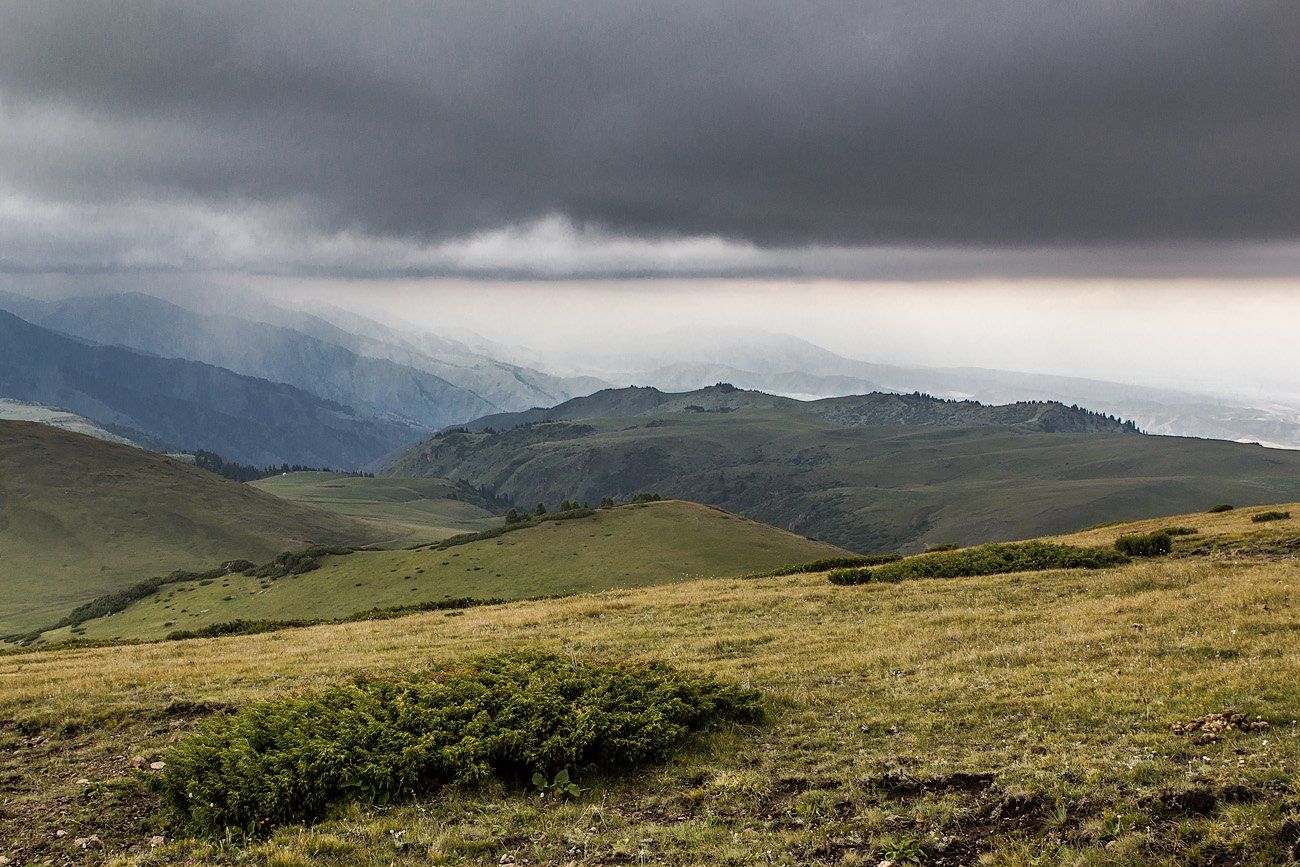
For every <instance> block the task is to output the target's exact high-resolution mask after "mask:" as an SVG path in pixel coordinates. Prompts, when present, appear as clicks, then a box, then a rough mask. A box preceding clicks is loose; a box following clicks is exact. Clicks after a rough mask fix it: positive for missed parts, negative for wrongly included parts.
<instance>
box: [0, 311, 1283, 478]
mask: <svg viewBox="0 0 1300 867" xmlns="http://www.w3.org/2000/svg"><path fill="white" fill-rule="evenodd" d="M231 310H238V313H237V314H236V313H232V312H231ZM0 311H3V312H0V338H2V339H3V346H0V398H9V399H12V400H18V401H23V402H26V403H30V404H39V405H44V406H47V407H52V408H57V409H61V410H67V411H70V412H73V413H76V414H78V415H80V416H83V417H84V418H85V419H86V420H87V421H88V422H89V423H90V424H92V425H99V426H101V427H103V428H104V429H106V430H108V431H111V432H112V433H113V434H114V435H117V436H122V437H126V438H128V439H131V440H133V441H135V442H137V443H141V444H147V445H149V446H150V447H155V448H166V449H172V450H193V449H197V448H204V449H208V450H211V451H215V452H218V453H220V454H222V455H223V456H225V457H227V458H229V459H231V460H235V461H240V462H244V463H254V464H259V465H260V464H268V463H281V462H288V463H304V464H311V465H328V466H340V467H348V468H360V467H372V468H374V467H378V466H381V465H382V464H383V459H384V458H385V457H387V456H391V455H392V454H394V453H395V452H396V451H397V450H399V449H401V448H402V447H404V446H407V445H410V444H411V443H414V442H417V441H419V440H421V439H423V438H425V437H427V436H428V435H429V434H431V433H433V432H434V431H437V430H439V429H444V428H447V427H451V426H456V425H464V424H466V423H470V422H474V421H475V420H476V419H477V420H482V421H480V422H478V425H477V426H478V428H479V429H482V428H483V427H485V426H490V425H492V424H493V423H494V422H493V421H491V419H494V418H495V419H497V422H496V423H498V424H499V423H500V419H501V418H502V417H503V414H505V415H508V414H511V413H520V412H525V411H528V410H535V411H534V412H533V413H532V416H533V417H534V418H540V417H544V416H546V415H547V413H546V412H543V411H542V410H545V409H546V408H549V407H558V406H559V405H561V404H563V403H564V402H566V401H569V400H571V399H572V398H575V397H581V396H584V395H588V394H592V393H594V392H597V391H598V390H601V389H604V388H607V387H609V386H627V385H643V386H644V385H652V386H655V387H658V388H660V389H662V390H665V391H689V390H693V389H698V388H702V387H704V386H708V385H712V384H715V383H720V382H726V383H730V384H733V385H735V386H737V387H739V388H741V389H755V390H761V391H764V392H768V393H770V394H772V395H777V396H784V397H793V398H799V399H803V400H808V399H820V398H826V397H838V396H843V395H855V394H867V393H870V392H896V393H904V394H906V393H912V392H922V393H926V394H932V395H935V396H938V397H943V398H948V399H954V400H974V401H979V402H981V403H985V404H1008V403H1014V402H1016V401H1055V402H1059V403H1061V404H1065V405H1066V406H1069V405H1078V406H1082V407H1086V408H1088V409H1091V410H1095V411H1097V412H1100V413H1102V414H1107V415H1114V416H1116V417H1118V418H1121V419H1125V420H1129V421H1132V422H1134V423H1135V424H1136V426H1137V427H1138V428H1140V429H1142V430H1143V431H1145V432H1148V433H1157V434H1174V435H1182V436H1194V437H1206V438H1215V439H1228V440H1240V441H1256V442H1261V443H1264V444H1269V445H1277V446H1283V447H1292V448H1297V447H1300V408H1297V407H1293V406H1289V405H1286V404H1283V403H1278V404H1275V405H1270V406H1252V405H1249V404H1246V403H1238V402H1234V401H1231V400H1228V399H1225V398H1220V397H1214V396H1208V395H1195V394H1190V393H1186V392H1180V391H1176V390H1164V389H1156V388H1150V387H1144V386H1134V385H1124V384H1120V383H1111V382H1103V381H1097V380H1087V379H1078V378H1070V377H1059V376H1043V375H1033V374H1023V373H1013V372H1008V371H998V370H982V369H975V368H946V369H944V368H923V367H908V366H899V365H887V364H876V363H870V362H864V361H857V360H853V359H849V358H845V357H843V356H840V355H837V354H835V353H833V352H830V351H828V350H826V349H824V348H822V347H819V346H817V345H815V344H813V343H811V342H808V341H805V340H801V339H799V338H795V337H791V336H788V335H783V334H773V333H768V332H763V331H756V330H742V329H725V328H718V329H712V330H707V331H704V330H694V331H692V330H682V331H680V332H678V333H676V334H673V335H669V336H667V337H665V338H664V339H663V340H662V341H660V342H661V343H663V346H662V347H656V349H655V351H654V352H649V351H642V352H631V351H630V352H627V353H624V354H621V355H616V356H609V355H605V356H601V355H599V354H596V353H590V354H588V355H586V356H582V355H579V356H576V357H568V358H564V357H558V356H556V357H551V358H548V357H547V356H546V355H545V354H540V353H538V352H537V351H535V350H530V349H528V348H524V347H511V346H503V345H501V344H497V343H494V342H492V341H491V340H488V339H486V338H482V337H481V336H479V335H476V334H473V333H470V332H456V333H453V332H451V331H447V332H443V333H437V332H433V331H429V330H424V329H419V328H416V327H414V326H410V327H401V326H395V325H388V324H383V323H380V322H378V321H375V320H373V319H370V318H367V317H364V316H361V315H358V314H355V313H351V312H348V311H344V310H341V309H338V308H321V309H319V310H315V311H312V312H304V311H299V310H293V309H289V308H286V307H282V306H278V305H275V304H271V303H269V302H267V301H264V300H261V299H260V298H257V297H256V296H250V297H249V298H245V299H242V300H241V302H240V303H238V304H232V303H231V301H230V299H229V298H228V297H226V298H224V299H223V301H222V302H221V306H220V307H218V306H217V304H216V303H215V302H206V303H205V302H204V300H203V299H202V298H197V299H194V300H193V301H191V302H189V303H187V304H186V305H185V306H182V305H181V304H177V303H173V302H171V301H165V300H162V299H160V298H157V297H154V296H151V295H146V294H139V293H126V294H114V295H97V296H89V297H72V298H66V299H61V300H55V301H47V300H38V299H33V298H29V297H26V296H20V295H12V294H3V295H0ZM666 359H670V360H669V361H668V362H667V363H665V360H666ZM551 371H562V372H563V374H561V373H558V372H551ZM647 393H648V392H647ZM778 399H779V398H778ZM629 414H635V413H629Z"/></svg>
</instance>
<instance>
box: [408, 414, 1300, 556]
mask: <svg viewBox="0 0 1300 867" xmlns="http://www.w3.org/2000/svg"><path fill="white" fill-rule="evenodd" d="M832 403H833V402H832ZM946 406H950V405H949V404H943V403H940V405H939V407H938V408H939V409H941V408H942V407H946ZM936 411H937V409H936ZM388 472H391V473H392V474H395V475H413V476H418V475H433V476H443V475H449V474H454V475H455V476H456V477H457V478H463V479H466V480H468V481H469V482H471V483H473V484H475V485H486V486H488V487H490V488H492V489H494V490H495V491H496V492H497V493H498V494H501V495H504V496H507V497H510V498H511V499H513V500H515V501H516V502H518V503H520V504H531V503H536V502H538V501H539V500H544V501H546V502H552V503H553V502H555V501H556V500H558V499H560V498H564V497H575V496H576V497H578V498H581V499H588V500H592V501H595V500H598V499H599V498H600V497H602V496H605V495H612V496H616V497H626V496H628V495H630V494H632V493H635V492H636V491H639V490H653V491H657V492H659V493H661V494H663V495H664V496H673V497H681V498H683V499H689V500H694V501H697V502H704V503H712V504H715V505H719V506H721V507H723V508H725V509H728V510H729V511H733V512H737V513H739V514H743V515H746V516H748V517H751V518H754V519H755V520H760V521H765V522H767V523H770V524H774V525H776V526H780V527H784V528H786V529H788V530H791V531H793V532H796V533H800V534H802V535H806V536H812V537H815V538H818V539H825V540H828V541H830V542H833V543H835V544H838V545H841V546H843V547H846V548H852V549H855V550H859V551H864V552H877V551H893V550H917V549H919V548H921V547H924V546H926V545H930V544H937V543H960V544H975V543H978V542H985V541H989V540H999V539H1017V538H1029V537H1035V536H1041V535H1049V534H1056V533H1064V532H1070V531H1072V530H1075V529H1077V528H1079V527H1084V526H1088V525H1091V524H1095V523H1098V522H1101V521H1108V520H1115V519H1136V518H1141V517H1144V516H1149V515H1162V514H1166V515H1167V514H1178V513H1182V512H1192V511H1196V510H1198V509H1204V508H1207V507H1208V506H1210V505H1213V504H1214V503H1219V502H1224V501H1227V502H1235V503H1238V504H1242V505H1246V504H1252V503H1268V502H1278V501H1292V500H1297V499H1300V452H1287V451H1276V450H1270V449H1264V448H1260V447H1259V446H1252V445H1243V444H1239V443H1227V442H1219V441H1213V440H1194V439H1180V438H1174V437H1152V436H1140V435H1137V434H1118V433H1045V432H1041V431H1036V430H1025V429H1023V428H1022V427H1017V426H1010V427H1008V426H996V425H984V426H978V427H914V426H903V427H899V426H876V427H861V426H846V425H845V424H844V423H841V422H839V421H835V420H833V419H831V418H828V417H825V416H822V415H817V414H814V413H810V412H805V411H802V410H800V409H797V408H795V409H788V408H784V409H783V408H769V409H736V410H734V411H731V412H693V411H680V412H667V413H663V414H660V415H655V416H648V417H647V416H638V417H630V418H594V419H586V420H578V421H565V422H550V423H541V424H532V425H528V426H523V427H518V428H515V429H512V430H509V431H505V432H497V433H486V432H483V433H462V432H445V433H443V434H442V435H440V436H438V437H435V438H434V439H431V440H428V441H426V442H424V443H422V444H421V445H419V446H417V447H415V448H413V449H411V450H409V451H408V452H407V453H406V454H405V455H403V456H402V457H401V458H400V459H399V460H398V461H397V462H396V463H394V464H393V465H392V466H391V467H390V468H389V470H388Z"/></svg>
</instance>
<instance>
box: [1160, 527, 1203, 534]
mask: <svg viewBox="0 0 1300 867" xmlns="http://www.w3.org/2000/svg"><path fill="white" fill-rule="evenodd" d="M1160 532H1162V533H1168V534H1169V535H1170V536H1195V535H1196V534H1197V533H1199V532H1201V531H1200V530H1198V529H1196V528H1195V527H1165V528H1164V529H1163V530H1161V531H1160Z"/></svg>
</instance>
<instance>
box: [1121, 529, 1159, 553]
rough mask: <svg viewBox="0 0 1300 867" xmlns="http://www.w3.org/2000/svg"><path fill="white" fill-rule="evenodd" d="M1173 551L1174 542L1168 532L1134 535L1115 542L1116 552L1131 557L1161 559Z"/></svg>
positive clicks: (1122, 537)
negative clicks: (1160, 557)
mask: <svg viewBox="0 0 1300 867" xmlns="http://www.w3.org/2000/svg"><path fill="white" fill-rule="evenodd" d="M1173 549H1174V540H1173V537H1172V536H1170V535H1169V531H1168V530H1157V531H1155V532H1154V533H1144V534H1141V535H1139V534H1136V533H1134V534H1130V535H1127V536H1120V537H1119V538H1118V539H1116V540H1115V550H1116V551H1118V552H1120V553H1121V554H1127V555H1128V556H1130V557H1159V556H1161V555H1164V554H1168V553H1169V552H1170V551H1172V550H1173Z"/></svg>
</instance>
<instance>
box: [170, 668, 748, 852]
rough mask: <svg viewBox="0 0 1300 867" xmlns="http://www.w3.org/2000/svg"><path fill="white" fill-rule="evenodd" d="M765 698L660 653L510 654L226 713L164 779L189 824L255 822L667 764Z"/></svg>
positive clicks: (174, 753)
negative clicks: (608, 657) (645, 658)
mask: <svg viewBox="0 0 1300 867" xmlns="http://www.w3.org/2000/svg"><path fill="white" fill-rule="evenodd" d="M761 709H762V708H761V700H760V697H759V695H758V693H756V692H754V691H752V690H747V689H741V688H738V687H735V686H730V685H727V684H725V683H723V682H721V681H718V680H716V679H714V678H712V677H708V676H702V675H687V674H683V673H681V672H678V671H676V670H674V669H672V668H670V667H668V666H666V665H662V664H657V663H649V664H616V663H609V662H593V661H578V660H574V659H570V658H566V657H562V656H558V655H552V654H541V653H529V652H516V653H502V654H495V655H488V656H481V657H477V658H474V659H471V660H469V661H468V662H465V663H463V664H461V665H458V666H455V667H452V668H444V669H435V670H430V671H425V672H418V673H412V674H406V675H402V676H397V677H368V678H361V679H357V680H355V681H353V682H352V683H349V684H346V685H341V686H335V687H332V688H329V689H326V690H323V691H321V692H317V693H309V694H306V695H302V696H298V697H294V698H286V699H277V700H271V701H265V702H261V703H258V704H254V705H251V706H249V707H247V708H245V709H243V710H241V711H239V712H238V713H236V714H234V715H232V716H222V717H216V718H213V719H211V720H209V721H208V722H206V723H204V724H203V725H201V726H200V727H199V728H198V730H197V731H195V732H194V733H193V734H191V735H189V736H188V737H186V738H185V739H184V740H182V741H181V742H180V743H178V744H177V745H176V746H174V747H173V748H172V749H171V750H170V751H169V753H168V756H167V761H166V771H165V772H164V773H163V775H162V776H161V778H160V779H159V782H158V789H159V792H160V794H161V796H162V798H163V801H164V802H165V803H166V804H168V805H169V806H170V807H172V808H173V809H174V810H176V811H177V812H178V813H179V814H180V816H181V817H182V821H183V823H184V824H185V826H186V827H187V828H188V830H190V831H193V832H196V833H199V834H206V835H222V834H227V833H229V832H231V831H236V832H241V833H244V834H248V835H252V834H256V833H258V832H260V831H266V830H269V828H270V827H272V826H275V825H280V824H284V823H288V822H296V821H301V820H310V819H315V818H318V817H319V816H321V815H322V814H323V813H324V812H325V811H326V809H327V808H328V807H329V806H331V805H332V804H334V803H336V802H339V801H342V800H347V799H351V800H360V801H366V802H372V803H379V804H384V803H388V802H389V801H390V800H392V799H396V798H401V797H405V796H409V795H414V794H418V793H421V792H427V791H431V790H434V789H437V788H439V787H442V786H445V785H452V784H467V785H473V784H478V783H482V782H485V781H487V780H489V779H492V778H498V779H500V780H503V781H505V782H507V783H509V782H521V781H525V780H527V779H528V778H529V776H530V775H533V774H542V775H545V776H547V778H548V779H549V778H550V775H552V774H556V773H557V772H559V771H561V770H565V771H569V770H570V769H571V770H572V771H573V772H575V773H577V774H581V775H588V774H594V773H604V772H609V771H618V770H625V769H629V768H633V767H636V766H639V765H642V764H646V763H653V762H660V761H663V760H664V759H665V758H667V757H668V755H669V754H670V753H671V752H672V751H673V750H675V749H676V748H678V747H679V746H680V745H681V744H682V743H683V741H685V740H686V738H687V737H689V736H690V735H691V734H692V733H695V732H699V731H701V730H703V729H705V728H707V727H708V726H710V725H711V724H713V723H716V722H721V721H754V720H756V719H758V718H759V716H760V715H761ZM565 779H566V780H567V779H568V777H567V774H566V777H565Z"/></svg>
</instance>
